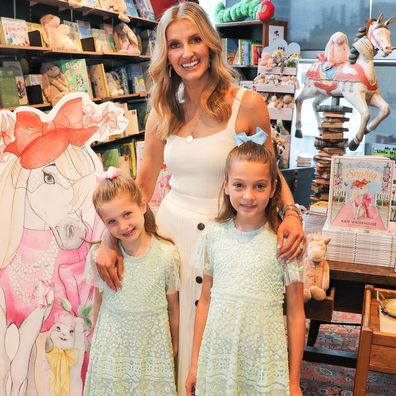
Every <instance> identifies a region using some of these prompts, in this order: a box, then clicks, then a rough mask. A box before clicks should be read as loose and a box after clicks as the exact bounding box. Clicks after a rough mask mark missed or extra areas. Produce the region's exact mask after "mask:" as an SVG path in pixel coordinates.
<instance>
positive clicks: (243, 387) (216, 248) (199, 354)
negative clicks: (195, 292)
mask: <svg viewBox="0 0 396 396" xmlns="http://www.w3.org/2000/svg"><path fill="white" fill-rule="evenodd" d="M238 136H239V135H237V138H238ZM265 137H266V135H265V134H264V133H261V132H260V133H258V134H256V135H254V139H255V141H257V142H258V143H260V144H258V143H254V142H253V141H248V142H245V143H242V144H240V145H239V146H238V147H236V148H234V149H233V150H232V151H231V153H230V154H229V156H228V158H227V162H226V172H225V183H224V196H223V204H222V208H221V210H220V214H219V216H218V217H217V219H216V222H213V223H211V224H209V225H208V226H207V227H206V229H205V231H204V233H203V236H202V238H201V241H200V243H199V246H198V248H197V251H196V254H195V257H194V261H195V263H196V265H199V266H201V267H202V268H203V285H202V294H201V298H200V300H199V303H198V308H197V313H196V319H195V329H194V343H193V352H192V361H191V368H190V372H189V375H188V378H187V381H186V390H187V394H188V395H193V394H194V391H195V395H196V396H204V395H205V396H209V395H210V396H212V395H216V396H222V395H224V396H257V395H289V394H291V395H293V396H294V395H302V393H301V390H300V386H299V381H300V369H301V361H302V355H303V349H304V335H305V316H304V303H303V283H302V267H301V265H300V264H299V263H298V262H289V263H280V262H279V261H278V259H277V257H276V253H277V238H276V229H277V226H278V224H279V221H278V214H277V211H276V208H277V206H278V203H279V199H280V197H279V187H280V182H279V179H278V173H277V170H276V163H275V160H274V156H273V153H272V152H271V151H270V150H268V149H267V148H266V147H264V146H263V145H262V143H263V142H264V140H265ZM242 138H243V140H244V141H246V140H249V139H251V138H250V137H246V135H244V136H242ZM237 142H238V140H237ZM239 143H240V140H239ZM285 286H286V301H287V326H288V336H287V337H286V334H285V328H284V318H283V308H282V306H283V292H284V287H285ZM287 341H288V342H287Z"/></svg>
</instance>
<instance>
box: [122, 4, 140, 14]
mask: <svg viewBox="0 0 396 396" xmlns="http://www.w3.org/2000/svg"><path fill="white" fill-rule="evenodd" d="M125 6H126V9H127V14H128V15H129V16H133V17H138V16H139V13H138V11H137V9H136V6H135V2H134V1H133V0H125Z"/></svg>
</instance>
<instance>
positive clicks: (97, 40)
mask: <svg viewBox="0 0 396 396" xmlns="http://www.w3.org/2000/svg"><path fill="white" fill-rule="evenodd" d="M91 32H92V38H93V42H94V46H95V51H96V52H104V53H106V52H111V48H110V44H109V42H108V41H107V37H106V32H105V31H104V30H103V29H91Z"/></svg>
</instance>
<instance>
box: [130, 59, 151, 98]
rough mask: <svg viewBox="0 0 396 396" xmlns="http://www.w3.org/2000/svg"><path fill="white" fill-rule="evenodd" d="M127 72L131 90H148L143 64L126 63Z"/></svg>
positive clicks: (134, 91)
mask: <svg viewBox="0 0 396 396" xmlns="http://www.w3.org/2000/svg"><path fill="white" fill-rule="evenodd" d="M126 72H127V76H128V84H129V92H132V93H144V92H146V84H145V82H144V74H143V67H142V65H140V64H138V63H130V64H129V65H126Z"/></svg>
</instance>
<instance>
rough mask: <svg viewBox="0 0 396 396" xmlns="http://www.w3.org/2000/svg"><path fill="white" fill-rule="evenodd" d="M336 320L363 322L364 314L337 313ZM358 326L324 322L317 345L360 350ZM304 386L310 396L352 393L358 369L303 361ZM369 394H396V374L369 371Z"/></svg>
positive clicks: (336, 348)
mask: <svg viewBox="0 0 396 396" xmlns="http://www.w3.org/2000/svg"><path fill="white" fill-rule="evenodd" d="M333 321H337V322H348V323H360V315H356V314H349V313H344V312H334V315H333ZM359 331H360V327H358V326H340V325H333V324H331V325H321V326H320V331H319V335H318V338H317V340H316V343H315V346H316V347H323V348H328V349H333V350H343V351H357V346H358V343H359ZM301 378H302V379H301V388H302V390H303V394H304V395H306V396H322V395H326V396H352V395H353V381H354V378H355V369H351V368H346V367H340V366H332V365H327V364H319V363H310V362H303V366H302V373H301ZM367 384H368V391H367V396H395V395H396V375H391V374H383V373H376V372H374V371H369V375H368V380H367Z"/></svg>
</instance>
